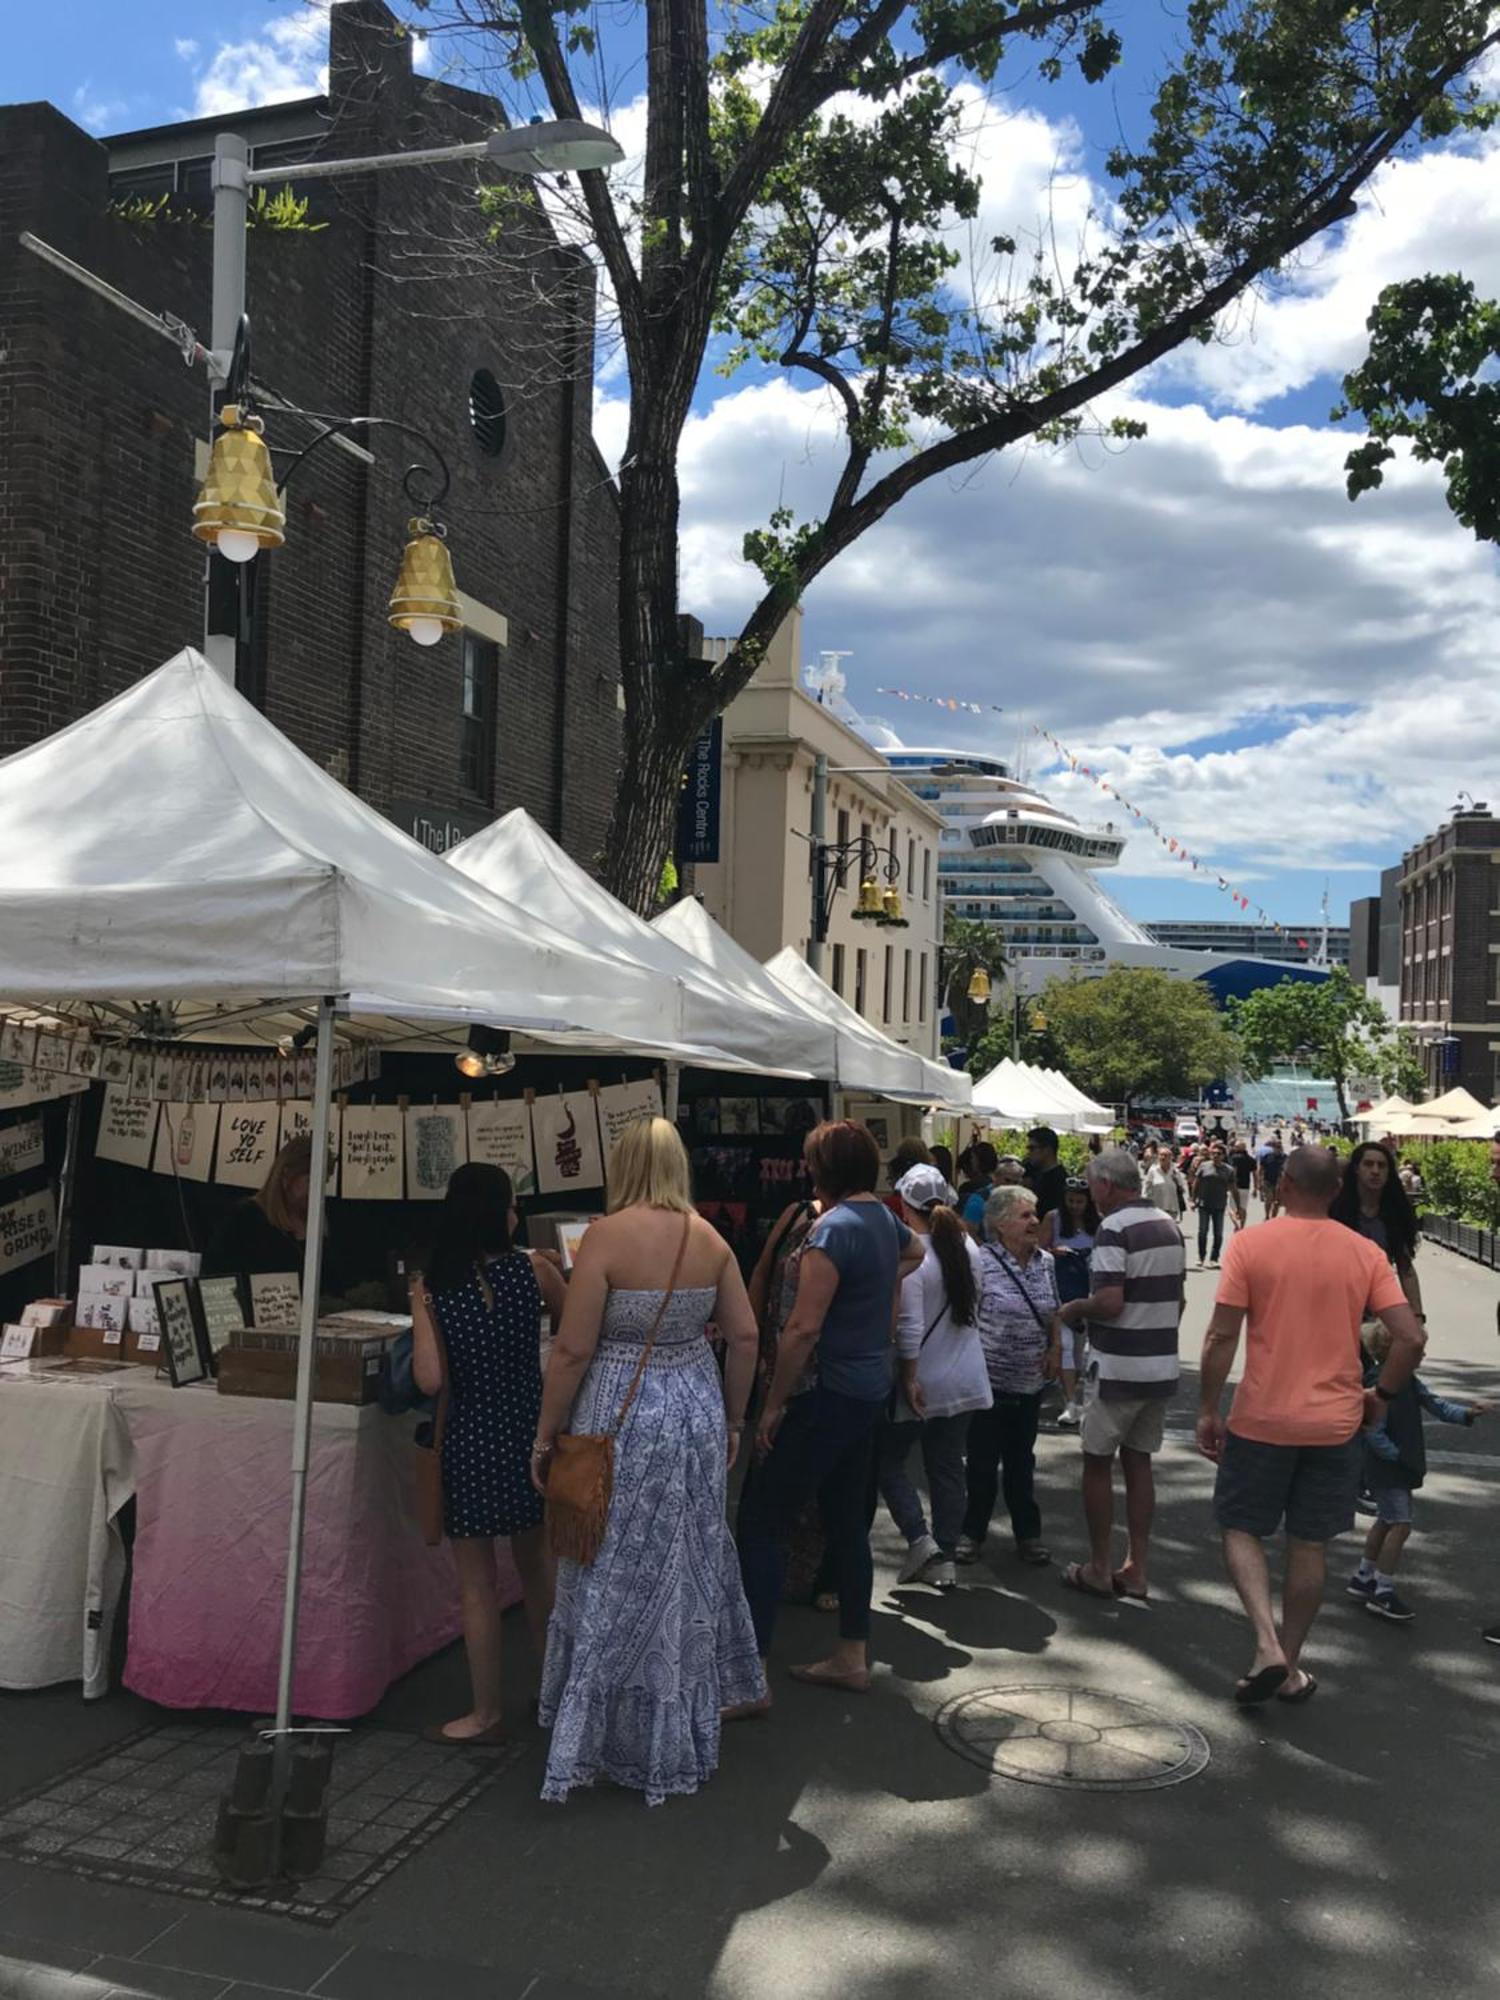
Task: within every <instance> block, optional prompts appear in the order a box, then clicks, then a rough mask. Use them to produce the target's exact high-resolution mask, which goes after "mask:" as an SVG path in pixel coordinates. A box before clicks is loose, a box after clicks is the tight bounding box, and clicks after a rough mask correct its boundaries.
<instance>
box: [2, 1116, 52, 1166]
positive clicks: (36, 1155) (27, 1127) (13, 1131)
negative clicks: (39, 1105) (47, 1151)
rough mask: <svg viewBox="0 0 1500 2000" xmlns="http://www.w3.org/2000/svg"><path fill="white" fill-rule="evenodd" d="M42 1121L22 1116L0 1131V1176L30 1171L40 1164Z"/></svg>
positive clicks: (41, 1155) (41, 1154)
mask: <svg viewBox="0 0 1500 2000" xmlns="http://www.w3.org/2000/svg"><path fill="white" fill-rule="evenodd" d="M42 1157H43V1152H42V1121H41V1119H40V1118H23V1119H21V1120H20V1121H19V1123H17V1124H15V1125H7V1126H6V1127H5V1129H4V1130H3V1131H0V1178H3V1177H4V1176H5V1175H7V1174H25V1173H30V1171H31V1170H32V1168H33V1167H39V1166H40V1165H41V1164H42Z"/></svg>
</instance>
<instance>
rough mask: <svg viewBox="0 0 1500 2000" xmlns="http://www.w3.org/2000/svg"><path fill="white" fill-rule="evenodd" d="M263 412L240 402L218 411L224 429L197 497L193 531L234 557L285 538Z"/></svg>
mask: <svg viewBox="0 0 1500 2000" xmlns="http://www.w3.org/2000/svg"><path fill="white" fill-rule="evenodd" d="M262 428H263V426H262V424H261V421H260V418H259V417H255V416H251V415H250V413H249V412H248V411H247V410H243V409H241V408H240V406H239V405H238V404H237V403H226V404H225V405H224V407H223V409H222V410H220V412H219V434H218V436H217V437H216V438H215V439H214V445H213V450H212V451H211V452H210V453H209V457H208V471H207V472H206V473H205V474H204V475H203V484H202V485H201V486H200V487H199V489H198V498H197V499H196V501H194V503H193V533H194V535H195V536H196V537H197V538H198V540H199V541H200V542H211V543H212V544H213V545H214V546H215V547H216V548H217V549H218V551H219V554H220V555H221V556H225V557H227V558H228V560H229V561H230V562H235V563H244V562H249V561H250V559H251V557H252V556H255V555H258V554H259V553H260V551H261V550H262V549H279V548H280V547H281V545H282V543H283V542H284V541H285V540H286V509H285V508H284V507H283V506H282V504H281V495H280V494H279V493H278V492H277V491H276V475H275V473H274V472H273V471H272V470H271V454H270V452H269V451H267V449H266V442H265V439H264V438H263V437H262V436H261V430H262Z"/></svg>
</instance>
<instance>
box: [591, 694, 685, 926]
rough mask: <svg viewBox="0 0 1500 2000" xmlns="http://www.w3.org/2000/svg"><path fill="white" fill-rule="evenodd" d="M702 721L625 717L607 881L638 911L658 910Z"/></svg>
mask: <svg viewBox="0 0 1500 2000" xmlns="http://www.w3.org/2000/svg"><path fill="white" fill-rule="evenodd" d="M700 726H701V724H700V723H698V722H697V721H694V722H693V723H692V724H691V726H690V727H689V728H688V729H687V731H686V733H683V732H682V731H681V730H680V729H678V728H675V727H673V728H671V729H670V730H669V729H668V728H666V727H665V726H660V725H659V726H656V727H652V726H651V725H650V724H649V723H646V724H644V725H643V724H642V723H641V722H639V721H637V720H635V719H634V718H632V717H631V716H628V715H627V717H626V722H625V742H624V746H623V754H622V756H621V760H620V782H619V788H618V790H617V791H616V793H615V805H614V811H613V813H612V814H611V816H610V823H609V836H608V839H607V841H606V844H605V850H604V886H605V887H606V888H607V889H608V890H609V891H610V893H611V895H614V896H618V897H619V899H620V901H621V902H622V903H623V904H624V905H625V906H626V908H627V909H630V910H634V911H635V912H636V914H637V916H642V917H649V916H651V915H652V913H653V912H654V911H655V909H656V905H657V892H658V888H659V885H660V882H661V870H662V863H663V862H664V861H665V860H666V858H667V856H668V855H669V854H670V853H671V852H672V845H673V838H674V836H675V833H676V825H677V805H678V800H679V798H680V796H681V792H682V773H683V767H684V766H685V765H686V763H687V753H688V749H689V747H690V746H691V744H692V741H693V738H694V736H696V735H697V733H698V729H699V728H700Z"/></svg>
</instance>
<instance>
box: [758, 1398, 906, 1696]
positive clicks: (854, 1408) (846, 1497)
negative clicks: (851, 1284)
mask: <svg viewBox="0 0 1500 2000" xmlns="http://www.w3.org/2000/svg"><path fill="white" fill-rule="evenodd" d="M884 1414H885V1401H884V1399H883V1398H882V1400H881V1401H880V1402H878V1403H869V1402H862V1401H860V1400H858V1399H857V1398H855V1397H853V1396H841V1395H839V1393H838V1391H837V1390H835V1389H825V1388H823V1387H822V1386H821V1385H820V1386H819V1387H818V1388H816V1389H809V1390H808V1391H807V1392H806V1394H805V1395H801V1396H794V1397H793V1398H792V1400H791V1401H790V1402H789V1403H788V1404H787V1408H786V1415H785V1417H783V1419H782V1422H781V1428H780V1430H779V1431H778V1432H777V1433H776V1442H775V1444H774V1445H773V1446H772V1447H771V1450H770V1452H769V1453H768V1454H767V1456H766V1458H765V1459H764V1461H763V1462H762V1463H761V1464H759V1465H757V1466H756V1468H755V1476H754V1478H753V1479H750V1480H748V1481H747V1482H746V1485H745V1490H744V1493H743V1494H742V1495H741V1497H740V1511H739V1520H738V1523H737V1538H738V1541H739V1551H740V1573H741V1575H742V1576H743V1578H744V1582H745V1596H746V1598H747V1599H748V1600H749V1604H750V1616H751V1617H752V1618H753V1619H754V1620H755V1637H756V1643H757V1644H758V1645H759V1647H760V1650H761V1654H762V1656H764V1655H765V1654H766V1653H768V1652H769V1651H770V1649H771V1634H772V1633H773V1632H774V1630H775V1628H776V1612H777V1609H778V1607H779V1605H780V1603H781V1587H782V1583H783V1581H784V1580H785V1576H786V1547H787V1542H788V1540H789V1539H790V1537H791V1533H792V1530H793V1529H794V1528H795V1526H796V1524H797V1521H798V1518H799V1516H800V1515H801V1513H802V1510H803V1508H804V1507H806V1506H807V1504H808V1502H809V1501H810V1500H811V1499H812V1498H813V1496H814V1495H815V1494H817V1495H819V1496H820V1498H821V1502H822V1510H823V1519H824V1524H825V1526H826V1528H827V1530H828V1562H827V1567H828V1569H829V1571H830V1572H831V1578H832V1583H833V1587H834V1589H836V1590H837V1591H838V1594H839V1637H840V1638H841V1639H868V1638H869V1636H870V1593H871V1591H872V1590H873V1588H874V1583H875V1571H874V1565H873V1563H872V1562H871V1560H870V1516H869V1491H870V1464H871V1458H872V1454H873V1452H874V1448H875V1432H876V1430H877V1429H878V1428H879V1425H880V1420H881V1418H882V1417H883V1416H884Z"/></svg>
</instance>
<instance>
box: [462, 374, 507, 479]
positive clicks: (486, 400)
mask: <svg viewBox="0 0 1500 2000" xmlns="http://www.w3.org/2000/svg"><path fill="white" fill-rule="evenodd" d="M469 428H470V430H472V431H473V433H474V442H475V443H476V444H477V445H478V446H479V449H480V450H481V451H482V452H483V453H484V455H485V457H486V458H498V457H499V456H500V454H501V452H502V451H503V450H504V448H505V396H504V393H503V391H502V390H501V387H500V384H499V383H498V382H497V381H496V380H495V378H494V376H493V375H492V374H491V373H490V371H489V369H488V368H476V369H475V370H474V373H473V375H472V377H471V378H470V381H469Z"/></svg>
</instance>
